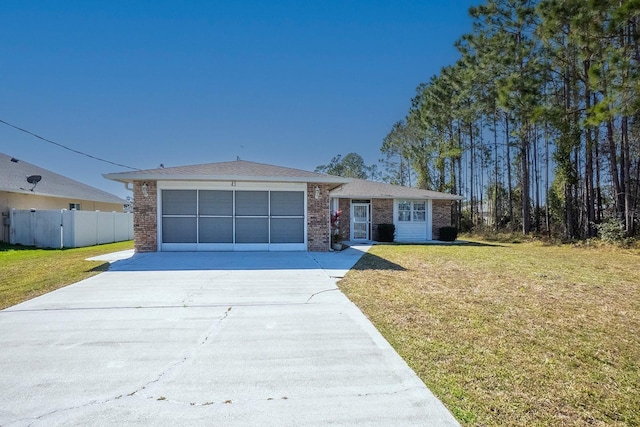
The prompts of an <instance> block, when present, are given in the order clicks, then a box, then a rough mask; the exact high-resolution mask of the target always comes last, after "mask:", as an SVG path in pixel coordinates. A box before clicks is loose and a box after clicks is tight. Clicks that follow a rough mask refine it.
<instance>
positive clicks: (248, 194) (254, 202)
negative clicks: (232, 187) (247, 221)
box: [236, 191, 269, 216]
mask: <svg viewBox="0 0 640 427" xmlns="http://www.w3.org/2000/svg"><path fill="white" fill-rule="evenodd" d="M267 215H269V192H268V191H236V216H267Z"/></svg>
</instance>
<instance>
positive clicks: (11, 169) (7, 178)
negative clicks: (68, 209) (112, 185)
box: [0, 153, 125, 204]
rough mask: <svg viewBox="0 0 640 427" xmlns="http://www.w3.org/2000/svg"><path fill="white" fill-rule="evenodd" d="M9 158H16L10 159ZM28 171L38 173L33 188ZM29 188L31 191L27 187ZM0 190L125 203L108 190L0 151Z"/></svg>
mask: <svg viewBox="0 0 640 427" xmlns="http://www.w3.org/2000/svg"><path fill="white" fill-rule="evenodd" d="M12 159H13V160H17V161H12ZM31 175H40V176H41V177H42V179H41V180H40V182H38V183H37V185H36V186H35V188H33V184H29V183H28V182H27V177H29V176H31ZM32 188H33V191H31V189H32ZM0 191H8V192H11V193H22V194H29V195H40V196H49V197H60V198H68V199H71V200H91V201H95V202H104V203H118V204H124V203H125V200H123V199H121V198H120V197H117V196H115V195H113V194H111V193H107V192H106V191H102V190H99V189H97V188H95V187H91V186H90V185H86V184H83V183H81V182H78V181H75V180H73V179H71V178H67V177H65V176H62V175H58V174H57V173H54V172H51V171H49V170H47V169H43V168H41V167H39V166H36V165H32V164H31V163H27V162H25V161H23V160H18V159H15V158H13V157H11V156H7V155H6V154H2V153H0Z"/></svg>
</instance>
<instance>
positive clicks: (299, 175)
mask: <svg viewBox="0 0 640 427" xmlns="http://www.w3.org/2000/svg"><path fill="white" fill-rule="evenodd" d="M103 176H104V177H105V178H107V179H111V180H114V181H120V182H125V183H126V182H133V181H145V180H148V181H176V180H179V181H266V182H317V183H334V184H342V183H346V182H349V178H342V177H339V176H332V175H326V174H323V173H317V172H308V171H304V170H300V169H291V168H285V167H282V166H273V165H267V164H264V163H255V162H248V161H246V160H234V161H231V162H220V163H206V164H201V165H192V166H177V167H171V168H158V169H147V170H140V171H131V172H119V173H107V174H104V175H103Z"/></svg>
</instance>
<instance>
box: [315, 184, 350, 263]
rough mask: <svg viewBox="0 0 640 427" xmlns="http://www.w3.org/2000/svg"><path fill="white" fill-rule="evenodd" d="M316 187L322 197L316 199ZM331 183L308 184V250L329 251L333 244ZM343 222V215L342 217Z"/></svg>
mask: <svg viewBox="0 0 640 427" xmlns="http://www.w3.org/2000/svg"><path fill="white" fill-rule="evenodd" d="M316 187H318V189H319V190H320V195H319V196H320V197H318V198H317V199H316V194H315V193H316ZM330 209H331V207H330V206H329V184H314V183H308V184H307V250H309V251H310V252H327V251H328V250H329V246H330V245H331V213H330ZM340 223H341V224H342V217H341V218H340Z"/></svg>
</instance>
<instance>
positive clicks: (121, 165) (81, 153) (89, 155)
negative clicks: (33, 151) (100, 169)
mask: <svg viewBox="0 0 640 427" xmlns="http://www.w3.org/2000/svg"><path fill="white" fill-rule="evenodd" d="M0 123H3V124H5V125H7V126H10V127H12V128H14V129H17V130H19V131H21V132H24V133H27V134H29V135H31V136H35V137H36V138H38V139H41V140H43V141H45V142H48V143H50V144H53V145H57V146H58V147H60V148H64V149H65V150H69V151H71V152H73V153H76V154H80V155H81V156H85V157H89V158H90V159H94V160H98V161H100V162H104V163H109V164H111V165H115V166H120V167H123V168H127V169H132V170H136V171H139V170H140V168H134V167H131V166H127V165H123V164H122V163H116V162H112V161H110V160H105V159H101V158H100V157H96V156H92V155H91V154H87V153H83V152H82V151H78V150H74V149H73V148H69V147H67V146H66V145H63V144H60V143H58V142H55V141H52V140H50V139H47V138H44V137H42V136H40V135H38V134H35V133H33V132H31V131H28V130H26V129H23V128H21V127H18V126H16V125H12V124H11V123H8V122H5V121H4V120H2V119H0Z"/></svg>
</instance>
